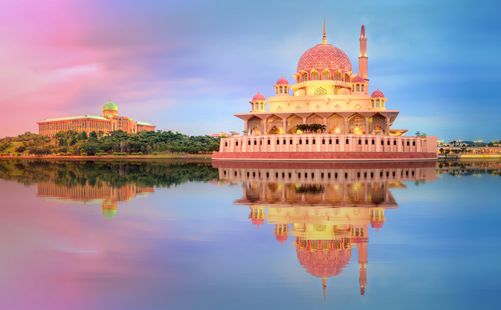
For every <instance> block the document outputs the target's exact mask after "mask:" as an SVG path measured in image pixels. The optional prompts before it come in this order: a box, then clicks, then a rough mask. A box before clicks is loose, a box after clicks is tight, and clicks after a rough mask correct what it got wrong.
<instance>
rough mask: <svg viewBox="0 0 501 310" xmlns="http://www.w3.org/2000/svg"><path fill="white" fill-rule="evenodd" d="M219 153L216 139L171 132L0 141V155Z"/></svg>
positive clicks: (69, 133) (68, 134)
mask: <svg viewBox="0 0 501 310" xmlns="http://www.w3.org/2000/svg"><path fill="white" fill-rule="evenodd" d="M218 149H219V138H214V137H210V136H188V135H185V134H182V133H179V132H172V131H155V132H153V131H144V132H140V133H136V134H128V133H126V132H123V131H113V132H111V133H110V134H107V135H104V134H103V133H96V132H94V131H93V132H91V133H89V134H87V133H86V132H82V133H77V132H75V131H66V132H59V133H57V134H56V135H55V136H54V137H46V136H41V135H37V134H33V133H30V132H27V133H25V134H22V135H19V136H17V137H9V138H4V139H1V140H0V154H31V155H108V154H114V155H129V154H133V155H142V154H155V153H190V154H200V153H211V152H213V151H217V150H218Z"/></svg>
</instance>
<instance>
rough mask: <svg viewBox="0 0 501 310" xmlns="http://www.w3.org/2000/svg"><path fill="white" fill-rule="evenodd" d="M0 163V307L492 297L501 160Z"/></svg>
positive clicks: (424, 303) (471, 301) (413, 304)
mask: <svg viewBox="0 0 501 310" xmlns="http://www.w3.org/2000/svg"><path fill="white" fill-rule="evenodd" d="M217 166H218V167H213V166H211V164H210V163H179V162H177V163H176V162H163V163H103V162H96V163H93V162H66V163H53V162H35V161H33V162H29V161H0V195H1V196H0V197H1V207H0V239H1V241H2V242H1V243H0V244H1V248H0V249H1V250H0V309H261V308H263V309H264V308H274V309H369V308H370V309H453V308H454V309H471V308H473V307H474V308H476V309H500V308H501V302H500V300H499V293H500V292H501V263H500V262H501V230H500V229H499V226H500V224H499V221H500V219H501V203H500V201H501V199H500V190H501V177H500V171H501V163H500V162H489V163H470V164H462V165H458V164H450V165H448V166H446V167H435V165H429V164H428V165H426V164H401V165H390V164H385V165H381V164H379V165H378V164H365V165H360V164H336V165H304V164H303V165H287V164H274V165H270V164H261V165H256V164H239V165H238V164H219V165H217Z"/></svg>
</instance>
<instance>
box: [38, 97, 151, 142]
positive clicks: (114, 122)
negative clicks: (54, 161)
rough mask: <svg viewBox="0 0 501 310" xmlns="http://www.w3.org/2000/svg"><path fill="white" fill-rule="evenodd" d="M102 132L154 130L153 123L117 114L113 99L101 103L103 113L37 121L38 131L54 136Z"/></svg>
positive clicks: (116, 106)
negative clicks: (65, 133) (67, 133)
mask: <svg viewBox="0 0 501 310" xmlns="http://www.w3.org/2000/svg"><path fill="white" fill-rule="evenodd" d="M70 130H71V131H76V132H87V133H91V132H93V131H94V132H96V133H98V132H102V133H104V134H107V133H109V132H111V131H117V130H122V131H125V132H127V133H138V132H141V131H155V125H152V124H149V123H145V122H137V121H134V120H133V119H132V118H130V117H127V116H119V115H118V105H117V104H116V103H114V102H113V101H109V102H107V103H106V104H105V105H103V115H102V116H94V115H81V116H71V117H62V118H49V119H46V120H43V121H41V122H38V133H39V134H41V135H44V136H54V135H56V134H57V133H58V132H60V131H70Z"/></svg>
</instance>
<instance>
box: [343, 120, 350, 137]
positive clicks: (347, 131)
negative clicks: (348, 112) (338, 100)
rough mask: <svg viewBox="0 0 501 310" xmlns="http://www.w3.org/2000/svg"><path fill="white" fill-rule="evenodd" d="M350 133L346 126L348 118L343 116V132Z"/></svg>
mask: <svg viewBox="0 0 501 310" xmlns="http://www.w3.org/2000/svg"><path fill="white" fill-rule="evenodd" d="M349 133H350V129H349V128H348V118H347V117H346V116H344V134H345V135H347V134H349Z"/></svg>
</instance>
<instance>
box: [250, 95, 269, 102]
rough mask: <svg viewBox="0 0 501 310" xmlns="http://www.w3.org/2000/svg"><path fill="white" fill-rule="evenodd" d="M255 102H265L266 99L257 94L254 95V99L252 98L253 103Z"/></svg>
mask: <svg viewBox="0 0 501 310" xmlns="http://www.w3.org/2000/svg"><path fill="white" fill-rule="evenodd" d="M255 100H266V98H265V97H264V95H263V94H261V93H257V94H255V95H254V97H252V101H255Z"/></svg>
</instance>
